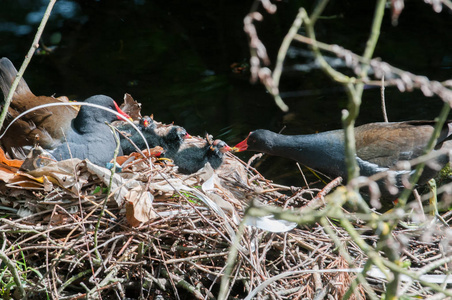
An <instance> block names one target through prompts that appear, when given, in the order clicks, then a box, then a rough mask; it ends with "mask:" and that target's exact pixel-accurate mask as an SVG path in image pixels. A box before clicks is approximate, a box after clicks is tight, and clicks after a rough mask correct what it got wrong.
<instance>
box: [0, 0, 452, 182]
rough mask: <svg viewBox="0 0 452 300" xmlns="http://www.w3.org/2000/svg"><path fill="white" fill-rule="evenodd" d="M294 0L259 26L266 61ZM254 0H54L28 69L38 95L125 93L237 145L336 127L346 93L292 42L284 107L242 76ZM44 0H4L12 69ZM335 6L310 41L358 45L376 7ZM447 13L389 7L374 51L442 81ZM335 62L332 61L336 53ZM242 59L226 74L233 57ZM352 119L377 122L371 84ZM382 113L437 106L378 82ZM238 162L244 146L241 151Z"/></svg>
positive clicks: (295, 174)
mask: <svg viewBox="0 0 452 300" xmlns="http://www.w3.org/2000/svg"><path fill="white" fill-rule="evenodd" d="M300 3H302V1H290V2H282V3H281V2H279V3H278V14H276V15H273V16H270V15H268V14H265V13H264V18H265V21H264V22H259V23H257V28H258V32H259V34H260V36H261V37H262V39H263V41H264V43H265V44H266V46H267V50H268V52H269V55H270V58H271V60H272V62H274V61H275V57H276V53H277V50H278V48H279V45H280V43H281V41H282V39H283V37H284V35H285V33H286V32H287V30H288V28H289V26H290V25H291V23H292V20H293V18H294V16H295V14H296V12H297V9H298V6H297V5H299V4H300ZM251 4H252V1H225V0H220V1H199V2H198V1H191V2H183V3H181V2H180V1H145V0H136V1H70V0H60V1H58V2H57V3H56V5H55V9H54V12H53V14H52V17H51V18H50V20H49V23H48V25H47V27H46V30H45V32H44V35H43V38H42V42H41V45H45V46H46V47H47V48H50V49H52V50H53V51H52V52H51V53H50V54H48V55H40V56H35V57H34V58H33V60H32V62H31V64H30V66H29V67H28V69H27V71H26V73H25V79H26V80H27V82H28V84H29V86H30V88H31V89H32V91H34V92H35V94H39V95H52V94H56V96H60V95H67V96H68V97H70V98H71V99H75V100H83V99H85V98H87V97H89V96H91V95H94V94H106V95H109V96H112V97H113V98H115V99H116V100H117V101H118V102H121V101H122V99H123V95H124V93H126V92H127V93H130V94H131V95H132V96H133V97H134V98H135V99H136V100H138V101H140V102H141V103H143V114H154V117H155V119H156V120H158V121H162V122H165V123H171V122H174V123H176V124H178V125H181V126H184V127H185V128H186V129H187V130H188V132H189V133H190V134H192V135H201V136H203V135H204V134H205V132H208V133H210V134H212V135H214V137H215V138H221V139H223V140H225V141H226V142H228V143H229V144H230V145H234V144H235V143H237V142H239V141H240V140H242V139H243V138H245V137H246V136H247V134H248V132H249V131H251V130H254V129H256V128H266V129H270V130H273V131H279V130H280V129H281V128H283V127H284V126H285V130H284V132H285V133H288V134H302V133H313V132H319V131H325V130H330V129H337V128H340V127H341V122H340V117H341V110H342V109H344V108H345V107H346V103H347V98H346V95H345V94H344V92H343V90H342V88H341V87H340V86H339V85H337V84H335V83H333V82H332V81H331V80H330V79H329V78H328V77H327V76H325V75H324V74H323V73H322V72H321V71H319V70H318V69H317V66H316V65H315V64H314V63H313V60H312V56H311V55H310V54H309V51H307V50H308V48H307V47H305V46H303V45H301V44H300V43H297V42H294V43H293V46H292V48H291V51H290V56H289V57H288V58H287V62H286V66H287V67H286V72H285V73H284V74H283V77H282V81H281V91H282V95H283V98H284V99H285V100H286V103H287V104H288V105H289V106H290V109H291V110H290V112H289V113H287V114H283V113H282V112H281V111H279V109H278V108H277V107H276V106H275V104H274V103H273V100H272V98H271V97H270V96H269V95H268V94H267V92H266V91H265V88H264V87H263V86H262V85H260V84H255V85H253V84H250V82H249V74H248V73H247V70H246V62H247V61H248V59H249V49H248V41H247V37H246V35H245V34H244V32H243V17H244V16H245V15H246V13H247V12H248V11H249V9H250V7H251ZM46 5H47V1H32V0H21V1H6V2H4V3H2V10H1V12H0V56H6V57H8V58H10V59H11V60H12V61H13V63H14V64H15V65H16V67H17V68H19V66H20V64H21V63H22V60H23V57H24V56H25V54H26V52H27V51H28V48H29V47H30V44H31V41H32V40H33V37H34V34H35V31H36V29H37V25H38V22H39V21H40V18H41V16H42V14H43V12H44V10H45V7H46ZM364 5H366V4H359V5H355V6H352V5H351V4H350V3H343V2H335V3H333V4H330V6H328V8H327V10H326V11H325V16H327V17H328V18H325V19H324V20H320V21H319V22H318V24H317V25H316V30H317V36H318V38H319V40H322V41H324V42H328V43H335V44H340V45H343V46H344V47H346V48H348V49H351V50H354V51H356V52H357V53H361V52H362V51H363V49H364V46H365V42H366V38H367V35H368V33H369V31H370V24H371V20H372V15H373V5H374V4H373V3H370V4H368V6H364ZM450 28H452V16H451V14H450V13H448V12H442V13H441V14H436V13H435V12H434V11H433V9H432V8H431V6H429V5H427V4H424V3H417V2H416V3H411V2H410V3H406V8H405V11H404V12H403V13H402V15H401V17H400V19H399V24H398V26H397V27H393V26H392V25H391V22H390V17H389V11H388V10H387V16H386V17H385V20H384V25H383V29H382V34H381V38H380V43H379V44H378V47H377V49H376V52H375V55H376V56H378V57H381V58H382V59H383V60H385V61H388V62H389V63H391V64H393V65H394V66H397V67H400V68H405V69H408V70H410V71H412V72H413V73H416V74H422V75H426V76H431V77H432V78H433V79H436V80H440V81H442V80H446V79H449V78H450V77H451V66H452V38H451V36H450ZM331 59H332V62H334V63H336V64H337V65H338V67H339V68H340V70H344V68H341V66H340V64H341V61H338V60H337V59H335V58H334V57H332V58H331ZM243 63H244V64H245V69H244V71H243V72H241V73H240V72H239V73H237V72H234V71H236V69H234V68H233V67H232V65H233V64H243ZM363 98H364V101H363V104H362V109H361V113H360V116H359V119H358V120H357V123H358V124H362V123H367V122H374V121H381V120H382V114H381V110H380V108H379V107H380V104H379V103H380V91H379V90H378V89H374V88H369V89H366V91H365V93H364V97H363ZM386 101H387V109H388V115H389V118H390V120H392V121H399V120H410V119H432V118H434V117H435V116H436V115H437V113H438V111H439V109H440V107H441V105H442V103H441V101H440V100H438V99H437V98H425V97H424V96H423V95H422V93H420V92H419V91H417V92H413V93H400V92H398V90H397V89H395V88H388V89H386ZM240 156H241V157H242V158H247V157H248V156H249V154H240ZM259 169H260V170H261V171H262V172H263V174H264V175H266V176H267V177H268V178H270V179H273V180H275V181H276V182H279V183H285V184H294V185H303V180H302V178H301V176H300V175H299V171H298V168H296V166H295V165H294V163H293V162H291V161H287V160H285V159H281V158H273V157H269V158H267V159H266V160H265V161H264V162H263V163H262V164H261V165H260V166H259Z"/></svg>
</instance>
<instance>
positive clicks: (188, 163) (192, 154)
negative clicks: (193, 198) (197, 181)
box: [174, 140, 231, 174]
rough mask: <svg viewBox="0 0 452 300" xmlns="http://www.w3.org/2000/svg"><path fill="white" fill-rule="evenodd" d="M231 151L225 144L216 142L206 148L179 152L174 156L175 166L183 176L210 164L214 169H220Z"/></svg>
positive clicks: (193, 148)
mask: <svg viewBox="0 0 452 300" xmlns="http://www.w3.org/2000/svg"><path fill="white" fill-rule="evenodd" d="M230 150H231V147H229V146H228V145H227V144H226V143H225V142H223V141H221V140H215V141H213V143H209V142H208V143H207V144H206V145H205V146H204V147H202V148H198V147H190V148H186V149H184V150H181V151H179V152H178V153H176V155H175V156H174V164H175V165H176V166H178V167H179V168H178V170H179V172H180V173H182V174H193V173H195V172H197V171H198V170H199V169H201V168H202V167H204V166H205V165H206V163H210V165H211V166H212V168H214V169H218V168H219V167H220V166H221V164H222V163H223V155H224V153H226V152H228V151H230Z"/></svg>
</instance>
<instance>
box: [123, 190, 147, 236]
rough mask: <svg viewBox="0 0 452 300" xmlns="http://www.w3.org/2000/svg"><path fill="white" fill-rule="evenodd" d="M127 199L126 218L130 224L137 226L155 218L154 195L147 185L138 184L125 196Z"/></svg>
mask: <svg viewBox="0 0 452 300" xmlns="http://www.w3.org/2000/svg"><path fill="white" fill-rule="evenodd" d="M124 198H125V199H126V218H127V221H128V222H129V224H130V225H131V226H133V227H137V226H139V225H140V224H142V223H146V222H148V221H149V220H151V219H153V218H155V213H154V210H153V207H152V202H153V201H154V196H153V195H152V194H151V193H150V192H148V191H147V190H145V186H137V187H135V188H133V189H132V190H130V191H129V192H128V193H127V195H126V196H125V197H124Z"/></svg>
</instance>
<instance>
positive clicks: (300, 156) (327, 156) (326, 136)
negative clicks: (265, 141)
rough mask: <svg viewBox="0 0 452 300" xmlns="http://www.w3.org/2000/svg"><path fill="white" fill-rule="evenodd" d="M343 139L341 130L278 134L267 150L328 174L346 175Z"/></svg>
mask: <svg viewBox="0 0 452 300" xmlns="http://www.w3.org/2000/svg"><path fill="white" fill-rule="evenodd" d="M343 140H344V139H343V132H342V131H341V130H338V131H329V132H324V133H318V134H308V135H294V136H288V135H281V134H278V135H276V136H275V137H274V138H273V139H272V141H270V145H269V150H268V151H266V152H267V153H269V154H272V155H279V156H284V157H288V158H291V159H293V160H296V161H298V162H300V163H301V164H303V165H307V166H310V167H312V168H313V169H315V170H318V171H320V172H322V173H325V174H327V175H328V174H330V175H332V176H345V175H346V174H345V164H344V141H343Z"/></svg>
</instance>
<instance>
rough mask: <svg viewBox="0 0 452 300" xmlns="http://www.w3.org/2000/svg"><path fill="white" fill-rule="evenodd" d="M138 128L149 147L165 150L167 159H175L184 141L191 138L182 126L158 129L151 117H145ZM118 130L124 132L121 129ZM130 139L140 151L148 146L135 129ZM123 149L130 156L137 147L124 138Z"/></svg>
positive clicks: (122, 140) (122, 139) (122, 138)
mask: <svg viewBox="0 0 452 300" xmlns="http://www.w3.org/2000/svg"><path fill="white" fill-rule="evenodd" d="M130 127H131V126H130ZM138 128H139V129H140V130H141V133H142V134H143V136H144V137H145V138H146V141H147V143H148V145H149V147H150V148H154V147H156V146H160V147H162V148H163V149H164V150H165V153H164V156H165V157H167V158H173V157H174V155H175V154H176V153H177V151H179V148H180V146H181V145H182V143H183V142H184V140H185V139H187V138H190V135H189V134H188V133H187V131H186V130H185V129H184V128H183V127H180V126H171V127H169V129H167V128H159V129H157V126H156V124H155V122H154V120H152V118H150V117H143V118H142V119H141V120H140V124H139V126H138ZM118 129H119V130H121V131H122V129H121V128H118ZM125 131H126V132H128V127H126V130H125ZM129 139H130V140H132V142H134V144H135V145H136V146H137V147H138V148H139V149H140V150H143V149H145V148H146V144H145V142H144V141H143V138H142V137H141V136H140V134H138V133H137V132H136V130H135V129H133V128H132V129H131V130H130V134H129ZM121 147H122V150H123V152H124V154H126V155H129V154H130V153H132V152H135V151H136V149H135V147H134V146H133V145H132V144H131V143H130V142H129V141H128V140H127V139H125V138H124V137H121Z"/></svg>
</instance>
